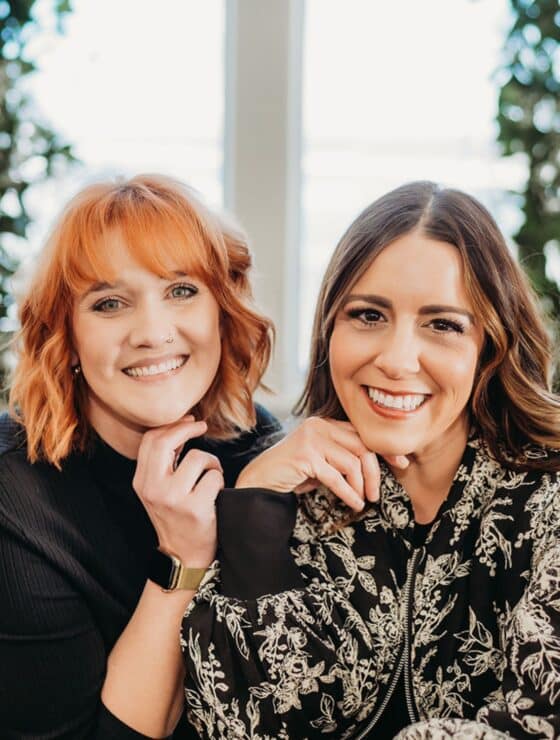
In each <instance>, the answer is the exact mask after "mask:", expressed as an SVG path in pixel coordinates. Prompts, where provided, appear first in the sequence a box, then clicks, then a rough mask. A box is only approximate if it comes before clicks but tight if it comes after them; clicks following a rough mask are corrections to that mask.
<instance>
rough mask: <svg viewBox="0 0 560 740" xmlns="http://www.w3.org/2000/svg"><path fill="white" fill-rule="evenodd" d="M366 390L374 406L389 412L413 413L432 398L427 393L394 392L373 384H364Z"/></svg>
mask: <svg viewBox="0 0 560 740" xmlns="http://www.w3.org/2000/svg"><path fill="white" fill-rule="evenodd" d="M364 390H365V391H366V393H367V395H368V397H369V399H370V401H371V402H372V404H373V405H374V406H377V407H379V408H380V409H383V410H386V411H389V412H399V413H412V412H414V411H417V410H418V409H419V408H420V407H421V406H422V405H423V404H424V403H425V402H426V401H427V400H428V399H429V398H430V394H426V393H397V394H393V393H389V392H388V391H385V390H384V391H382V390H380V389H379V388H373V387H371V386H364Z"/></svg>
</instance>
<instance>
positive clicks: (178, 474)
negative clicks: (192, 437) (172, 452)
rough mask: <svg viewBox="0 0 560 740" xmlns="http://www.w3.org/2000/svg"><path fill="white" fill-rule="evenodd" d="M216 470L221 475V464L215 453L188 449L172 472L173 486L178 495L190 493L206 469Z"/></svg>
mask: <svg viewBox="0 0 560 740" xmlns="http://www.w3.org/2000/svg"><path fill="white" fill-rule="evenodd" d="M210 470H214V471H217V472H218V473H219V474H220V475H221V476H222V477H223V475H222V464H221V463H220V461H219V460H218V458H217V457H216V456H215V455H211V454H210V453H209V452H203V451H202V450H189V452H187V454H186V455H185V457H184V458H183V459H182V460H181V464H180V465H179V466H178V467H177V469H176V470H175V472H174V473H173V487H174V490H175V491H177V494H178V495H179V496H183V495H185V494H187V493H190V492H191V491H192V490H193V489H194V488H195V486H196V484H197V481H198V480H199V478H201V476H203V474H204V473H205V472H206V471H210Z"/></svg>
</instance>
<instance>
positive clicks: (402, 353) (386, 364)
mask: <svg viewBox="0 0 560 740" xmlns="http://www.w3.org/2000/svg"><path fill="white" fill-rule="evenodd" d="M378 342H379V344H378V345H377V352H376V354H375V357H374V359H373V364H374V365H375V367H377V368H378V369H379V370H381V372H382V373H384V374H385V375H386V376H387V377H388V378H392V379H393V380H398V379H400V378H406V377H408V376H410V375H415V374H416V373H418V372H419V371H420V349H419V347H418V341H417V338H416V337H415V336H414V332H413V331H410V330H408V329H406V328H405V329H397V328H395V329H393V330H390V331H387V332H383V336H382V337H378Z"/></svg>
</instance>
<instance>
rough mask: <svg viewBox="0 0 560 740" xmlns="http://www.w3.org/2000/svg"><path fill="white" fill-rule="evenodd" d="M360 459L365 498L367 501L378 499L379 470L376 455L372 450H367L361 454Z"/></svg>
mask: <svg viewBox="0 0 560 740" xmlns="http://www.w3.org/2000/svg"><path fill="white" fill-rule="evenodd" d="M361 461H362V472H363V476H364V491H365V495H366V498H367V500H368V501H379V486H380V484H381V471H380V470H379V462H378V460H377V455H376V454H375V453H374V452H367V453H366V454H365V455H362V458H361Z"/></svg>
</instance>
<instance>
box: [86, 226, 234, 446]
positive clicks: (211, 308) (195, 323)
mask: <svg viewBox="0 0 560 740" xmlns="http://www.w3.org/2000/svg"><path fill="white" fill-rule="evenodd" d="M106 238H107V239H110V240H112V242H113V244H112V245H111V252H112V254H113V255H114V257H113V259H112V265H111V267H112V271H113V272H114V274H115V275H117V278H116V279H115V281H114V282H112V284H107V283H100V284H95V285H91V286H89V288H88V289H86V291H85V292H84V293H83V294H82V295H80V296H78V297H77V298H76V300H75V304H74V308H73V315H72V334H73V342H74V350H75V358H74V360H75V362H79V363H80V365H81V369H82V374H83V378H84V380H85V382H86V384H87V395H88V420H89V422H90V423H91V425H92V427H93V428H94V429H95V430H96V432H97V433H98V434H99V435H100V436H101V437H102V438H103V439H104V440H105V441H106V442H108V443H109V444H111V445H112V446H113V447H115V449H117V450H119V452H122V453H123V454H125V455H128V456H130V457H134V456H135V454H136V451H137V448H138V444H139V441H140V438H141V435H142V434H143V433H144V431H145V430H146V429H148V428H150V427H155V426H161V425H163V424H169V423H171V422H174V421H177V420H179V419H180V418H181V417H183V416H184V415H185V414H187V413H188V412H189V411H190V410H191V409H192V408H193V407H194V406H195V405H196V404H197V403H198V402H199V401H200V400H201V399H202V397H203V396H204V395H205V393H206V392H207V391H208V389H209V388H210V386H211V384H212V381H213V380H214V378H215V376H216V373H217V370H218V366H219V363H220V354H221V339H220V309H219V306H218V303H217V301H216V299H215V298H214V296H213V295H212V293H211V292H210V290H209V289H208V287H207V286H206V285H205V284H204V283H203V282H202V281H200V280H199V279H196V278H192V277H190V276H187V275H184V274H182V273H180V272H179V271H178V272H177V274H176V276H173V277H172V278H171V279H168V278H162V277H160V276H158V275H156V274H154V273H153V272H150V271H149V270H147V269H146V268H145V267H143V266H142V265H140V264H139V263H138V262H136V261H135V260H134V259H133V258H132V256H131V255H130V252H129V250H128V248H127V246H126V243H125V242H124V241H123V239H122V237H121V236H120V234H119V233H118V232H112V233H111V234H109V235H108V236H107V237H106ZM171 340H172V341H171Z"/></svg>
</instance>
